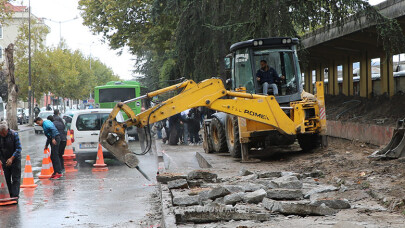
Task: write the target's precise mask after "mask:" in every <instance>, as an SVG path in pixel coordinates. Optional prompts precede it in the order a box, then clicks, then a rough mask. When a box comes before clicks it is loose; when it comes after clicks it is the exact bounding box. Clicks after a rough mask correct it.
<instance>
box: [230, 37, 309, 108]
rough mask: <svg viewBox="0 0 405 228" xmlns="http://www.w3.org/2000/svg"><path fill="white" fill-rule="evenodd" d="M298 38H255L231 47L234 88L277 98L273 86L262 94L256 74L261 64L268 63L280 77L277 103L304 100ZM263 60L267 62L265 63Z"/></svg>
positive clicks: (276, 81)
mask: <svg viewBox="0 0 405 228" xmlns="http://www.w3.org/2000/svg"><path fill="white" fill-rule="evenodd" d="M297 44H298V39H297V38H287V37H278V38H265V39H253V40H247V41H243V42H239V43H235V44H233V45H232V46H231V52H232V89H237V88H241V87H243V88H246V92H247V93H253V94H266V95H274V91H273V89H272V86H269V89H268V91H267V93H266V92H265V91H263V85H262V82H261V81H258V80H257V72H258V71H259V70H261V65H260V62H263V63H264V62H266V63H267V65H268V68H265V69H264V71H266V70H267V69H269V68H272V69H273V70H272V72H274V74H272V75H277V76H278V77H277V79H276V80H275V82H274V84H276V85H277V89H278V95H277V96H275V97H276V100H277V101H278V103H289V102H292V101H297V100H300V99H301V92H302V85H301V76H300V75H301V72H300V67H299V63H298V57H297V47H296V46H297ZM263 60H264V61H263Z"/></svg>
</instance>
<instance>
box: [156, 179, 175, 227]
mask: <svg viewBox="0 0 405 228" xmlns="http://www.w3.org/2000/svg"><path fill="white" fill-rule="evenodd" d="M158 187H159V189H160V193H161V195H160V197H161V203H162V225H163V227H175V226H176V218H175V216H174V212H173V208H172V207H173V204H172V196H171V194H170V190H169V188H168V187H167V185H162V184H160V183H159V184H158Z"/></svg>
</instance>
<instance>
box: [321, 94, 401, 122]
mask: <svg viewBox="0 0 405 228" xmlns="http://www.w3.org/2000/svg"><path fill="white" fill-rule="evenodd" d="M326 114H327V119H328V120H340V121H348V122H358V123H367V124H379V125H387V126H395V125H396V122H397V120H399V119H403V118H405V94H397V95H394V96H393V97H391V98H389V97H387V96H375V97H373V98H370V99H366V98H363V97H353V96H343V95H339V96H326Z"/></svg>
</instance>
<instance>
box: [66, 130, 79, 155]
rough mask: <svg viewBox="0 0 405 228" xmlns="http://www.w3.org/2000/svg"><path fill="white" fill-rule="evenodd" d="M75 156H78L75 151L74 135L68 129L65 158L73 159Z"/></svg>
mask: <svg viewBox="0 0 405 228" xmlns="http://www.w3.org/2000/svg"><path fill="white" fill-rule="evenodd" d="M75 158H76V154H74V153H73V147H72V137H71V136H70V133H69V131H68V133H67V141H66V147H65V153H64V154H63V159H66V160H69V159H71V160H73V159H75Z"/></svg>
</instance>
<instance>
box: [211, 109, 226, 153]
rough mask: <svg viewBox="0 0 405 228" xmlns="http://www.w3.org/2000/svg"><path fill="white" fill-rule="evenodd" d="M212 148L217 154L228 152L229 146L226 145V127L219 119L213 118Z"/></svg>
mask: <svg viewBox="0 0 405 228" xmlns="http://www.w3.org/2000/svg"><path fill="white" fill-rule="evenodd" d="M210 130H211V134H210V135H211V141H212V148H213V149H214V151H215V152H217V153H220V152H226V151H227V149H228V145H227V143H226V133H225V128H224V125H223V124H222V123H221V121H219V119H218V118H215V117H214V118H212V120H211V123H210Z"/></svg>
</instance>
